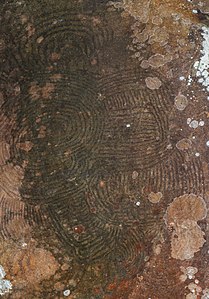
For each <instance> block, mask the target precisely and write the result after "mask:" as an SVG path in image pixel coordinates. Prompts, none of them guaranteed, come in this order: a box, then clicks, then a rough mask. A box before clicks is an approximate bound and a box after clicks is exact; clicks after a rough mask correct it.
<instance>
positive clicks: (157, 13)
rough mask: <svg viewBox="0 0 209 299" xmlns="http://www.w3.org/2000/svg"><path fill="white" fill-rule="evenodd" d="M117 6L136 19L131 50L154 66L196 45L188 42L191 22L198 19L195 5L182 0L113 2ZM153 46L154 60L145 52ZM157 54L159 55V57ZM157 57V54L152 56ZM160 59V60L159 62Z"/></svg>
mask: <svg viewBox="0 0 209 299" xmlns="http://www.w3.org/2000/svg"><path fill="white" fill-rule="evenodd" d="M109 4H111V5H113V6H114V7H115V8H116V9H117V8H123V10H124V12H123V15H124V16H126V15H127V14H128V15H130V16H131V17H133V18H134V24H133V25H132V38H133V40H132V44H131V45H129V49H130V50H131V51H133V52H134V55H133V57H135V58H137V59H138V60H143V59H145V61H148V65H149V66H150V67H154V68H157V67H161V66H163V65H165V64H167V63H168V62H170V61H171V60H173V59H175V57H176V55H177V56H179V54H180V55H181V54H184V53H185V52H188V50H190V48H191V47H192V45H191V44H190V43H189V42H187V41H188V35H189V32H190V28H191V25H192V24H194V23H197V22H198V18H197V17H196V16H195V14H193V13H192V5H191V4H190V3H188V2H186V1H184V2H182V1H181V0H177V1H171V0H165V1H163V3H162V1H160V0H153V1H150V0H144V1H142V0H140V1H137V0H123V1H122V3H121V2H116V3H115V2H109ZM148 46H149V47H150V48H149V49H150V50H151V52H152V53H154V57H155V58H154V59H155V61H154V63H153V62H152V59H153V58H151V61H150V64H149V59H148V60H146V59H147V54H148V53H149V52H148V51H146V54H144V53H145V52H144V53H142V52H143V51H141V50H142V49H143V48H145V47H146V48H147V47H148ZM155 55H156V56H155ZM151 57H153V55H152V56H151ZM156 58H157V60H158V61H156Z"/></svg>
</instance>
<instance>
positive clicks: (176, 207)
mask: <svg viewBox="0 0 209 299" xmlns="http://www.w3.org/2000/svg"><path fill="white" fill-rule="evenodd" d="M206 214H207V209H206V204H205V202H204V200H203V198H201V197H200V196H197V195H195V194H185V195H182V196H180V197H177V198H175V199H174V201H173V202H172V203H171V204H170V206H169V207H168V209H167V212H166V215H165V222H166V224H167V226H168V227H170V228H172V229H173V232H172V235H171V256H172V257H173V258H176V259H180V260H188V259H191V258H192V257H194V253H195V252H198V251H199V250H200V248H201V247H202V246H203V245H204V243H205V238H204V235H205V233H204V232H203V231H202V230H201V228H200V226H199V225H198V224H197V221H199V220H202V219H204V218H205V217H206Z"/></svg>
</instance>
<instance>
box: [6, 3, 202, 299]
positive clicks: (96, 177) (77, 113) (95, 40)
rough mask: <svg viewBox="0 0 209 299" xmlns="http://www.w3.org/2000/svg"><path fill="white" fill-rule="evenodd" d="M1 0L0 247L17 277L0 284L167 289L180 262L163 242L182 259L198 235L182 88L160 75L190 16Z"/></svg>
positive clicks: (196, 162)
mask: <svg viewBox="0 0 209 299" xmlns="http://www.w3.org/2000/svg"><path fill="white" fill-rule="evenodd" d="M179 1H180V0H178V5H179V3H180V2H179ZM3 2H4V5H2V7H0V17H2V19H1V21H2V26H1V28H0V66H1V68H0V107H1V110H0V238H1V239H0V241H2V242H0V243H1V245H0V256H1V257H2V263H4V266H5V269H6V270H7V273H8V276H9V277H8V279H11V282H12V285H13V289H14V290H16V291H17V293H15V292H13V293H11V294H9V296H10V295H11V299H13V298H14V299H15V298H36V299H39V298H40V299H41V298H46V299H48V298H50V299H51V298H56V299H57V298H62V297H63V296H66V297H67V296H69V298H73V299H74V298H78V299H80V298H81V299H83V298H85V299H88V298H98V299H100V298H105V299H106V298H108V299H113V298H117V299H127V298H129V294H130V293H131V289H132V287H133V284H134V283H135V280H134V278H137V279H138V278H139V277H140V276H141V275H144V276H145V277H146V278H147V277H148V278H147V281H148V283H147V281H146V280H144V281H143V278H142V279H141V280H140V281H141V283H142V284H141V286H142V292H140V296H144V297H142V299H143V298H146V299H147V298H149V297H150V298H154V296H155V295H153V294H155V292H157V294H156V296H155V297H156V298H159V299H164V298H163V297H162V296H161V295H162V294H163V296H164V294H166V295H165V296H167V298H172V296H173V289H174V288H176V285H177V287H179V278H178V276H177V274H176V271H177V270H176V269H180V268H179V265H180V264H174V266H173V264H172V263H173V261H172V259H171V258H170V256H172V257H174V258H175V262H176V261H177V263H178V262H179V261H183V260H187V259H191V258H192V257H193V256H194V254H195V253H197V252H199V250H200V248H201V247H202V246H203V244H205V234H204V232H203V229H202V227H201V226H200V225H199V224H198V223H197V222H198V221H199V220H203V219H205V217H206V206H205V203H204V200H203V199H202V197H201V196H199V195H194V193H195V194H204V192H205V189H204V188H205V185H204V183H205V174H204V171H203V169H202V160H201V158H200V159H197V157H196V156H194V155H193V144H194V139H193V137H195V136H192V135H191V136H188V135H186V132H185V131H184V129H185V128H184V127H183V125H182V124H184V123H185V119H184V118H183V117H185V115H186V113H187V112H188V111H191V107H190V103H191V102H192V100H188V98H187V97H186V96H183V95H182V94H181V93H179V90H174V89H175V88H176V86H175V84H173V82H172V80H170V79H169V78H171V77H172V72H175V71H176V72H178V70H177V68H176V67H175V65H172V69H169V63H171V62H172V63H173V61H174V60H175V59H176V56H177V55H176V54H178V53H184V51H185V48H184V47H183V45H184V40H183V41H182V40H181V38H182V36H183V37H185V36H186V37H188V34H189V31H188V30H189V27H190V20H189V19H188V18H187V19H184V24H183V25H182V22H183V21H181V20H179V19H178V17H179V15H176V9H174V8H173V6H174V4H173V2H171V1H168V2H169V3H167V2H166V3H165V8H166V9H167V10H166V11H164V10H165V9H164V6H163V5H162V3H158V2H159V1H155V3H154V2H153V1H150V0H146V1H141V0H140V1H136V0H133V1H132V0H124V1H123V2H121V3H115V4H114V3H113V5H110V6H113V7H115V8H116V10H115V11H114V10H112V9H111V7H110V6H109V5H106V1H90V0H84V1H67V0H60V1H58V2H59V3H58V2H57V1H55V0H49V1H36V0H30V1H29V0H25V1H16V0H14V1H13V0H12V1H9V3H8V1H3ZM170 4H172V5H170ZM156 5H158V9H156V10H155V6H156ZM172 8H173V10H172ZM118 9H119V10H118ZM172 12H175V14H171V13H172ZM168 15H169V18H167V17H168ZM189 15H190V14H189ZM171 19H172V20H173V19H174V22H170V23H171V27H169V26H168V22H169V21H171ZM168 20H169V21H168ZM174 28H176V29H175V30H174ZM182 28H183V29H184V30H183V29H182ZM179 29H182V30H183V31H180V30H179ZM178 31H179V32H178ZM175 33H177V34H175ZM174 36H175V39H172V37H174ZM171 41H172V42H171ZM187 42H188V41H187ZM130 43H132V46H133V47H135V48H134V49H130ZM169 43H170V44H169ZM176 44H177V46H176V47H174V45H176ZM190 44H191V45H190ZM134 45H135V46H134ZM188 45H190V46H188V47H189V49H190V47H191V48H192V45H193V44H192V43H189V42H188ZM145 49H146V51H145ZM129 50H131V51H132V52H133V53H135V57H131V53H130V51H129ZM190 56H191V55H190ZM133 58H134V59H133ZM135 58H137V59H135ZM142 59H143V61H141V60H142ZM189 59H190V57H189ZM175 75H176V74H175ZM177 76H178V74H177ZM177 85H178V86H179V82H178V84H177ZM178 88H179V87H178ZM176 89H177V88H176ZM185 89H186V88H185ZM185 89H184V91H185V95H186V94H187V93H186V90H185ZM183 93H184V92H183ZM176 95H178V96H176ZM175 96H176V97H175ZM175 108H176V109H175ZM193 110H195V109H193ZM178 113H179V115H178ZM184 113H185V114H184ZM176 115H177V117H176ZM200 115H201V117H202V115H205V114H204V113H202V112H201V113H200ZM188 117H189V116H188ZM175 118H176V119H179V120H180V122H179V123H180V124H181V127H179V126H177V125H176V123H175ZM198 119H199V118H198ZM197 124H198V126H197V127H196V129H195V130H193V131H195V133H196V132H197V131H198V129H199V126H200V125H199V122H197ZM186 128H187V129H189V130H190V129H191V127H189V126H187V127H186ZM191 140H192V141H191ZM204 144H205V143H204ZM182 194H184V195H182ZM181 195H182V196H181ZM173 198H175V199H174V200H173ZM169 204H170V205H169ZM168 205H169V206H168ZM166 210H167V212H166ZM165 212H166V216H165V220H166V221H165V222H166V226H167V227H168V228H171V229H172V230H173V231H172V233H171V250H170V247H169V244H164V234H166V232H165V229H164V226H165V222H164V220H163V215H164V214H165ZM34 240H35V241H34ZM164 245H165V246H166V245H167V246H168V248H166V249H165V248H164V247H165V246H164ZM153 248H154V250H153ZM168 264H169V267H168ZM155 266H156V268H155ZM172 266H173V268H172ZM164 274H165V276H164ZM149 275H150V277H149ZM165 277H166V279H165ZM167 278H168V279H167ZM168 284H169V288H168ZM143 288H144V289H143ZM155 289H157V290H155ZM149 290H151V291H152V293H151V294H148V292H149ZM167 290H168V291H167ZM182 290H183V291H182ZM182 290H180V293H175V295H176V294H177V297H176V298H180V297H181V296H183V295H182V294H184V291H185V288H184V287H183V288H182ZM182 292H183V293H182ZM18 296H19V297H18ZM130 296H131V295H130ZM137 296H138V297H137ZM160 296H161V297H160ZM130 298H131V297H130ZM133 298H137V299H138V298H139V295H138V293H137V292H136V295H135V297H133ZM140 298H141V297H140ZM182 298H183V297H182Z"/></svg>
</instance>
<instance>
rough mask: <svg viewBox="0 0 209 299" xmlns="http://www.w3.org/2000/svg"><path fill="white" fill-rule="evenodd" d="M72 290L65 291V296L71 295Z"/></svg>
mask: <svg viewBox="0 0 209 299" xmlns="http://www.w3.org/2000/svg"><path fill="white" fill-rule="evenodd" d="M70 293H71V292H70V290H65V291H64V292H63V295H64V296H65V297H68V296H69V295H70Z"/></svg>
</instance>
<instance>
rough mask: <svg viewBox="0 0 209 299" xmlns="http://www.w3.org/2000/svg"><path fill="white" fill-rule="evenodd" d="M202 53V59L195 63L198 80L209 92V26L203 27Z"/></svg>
mask: <svg viewBox="0 0 209 299" xmlns="http://www.w3.org/2000/svg"><path fill="white" fill-rule="evenodd" d="M201 34H202V37H203V41H202V50H201V51H200V53H201V54H202V55H201V57H200V59H199V60H198V61H196V62H195V63H194V68H195V69H196V76H197V77H198V82H199V83H200V84H201V85H202V86H203V87H204V90H206V91H208V92H209V27H206V26H203V27H202V33H201Z"/></svg>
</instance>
